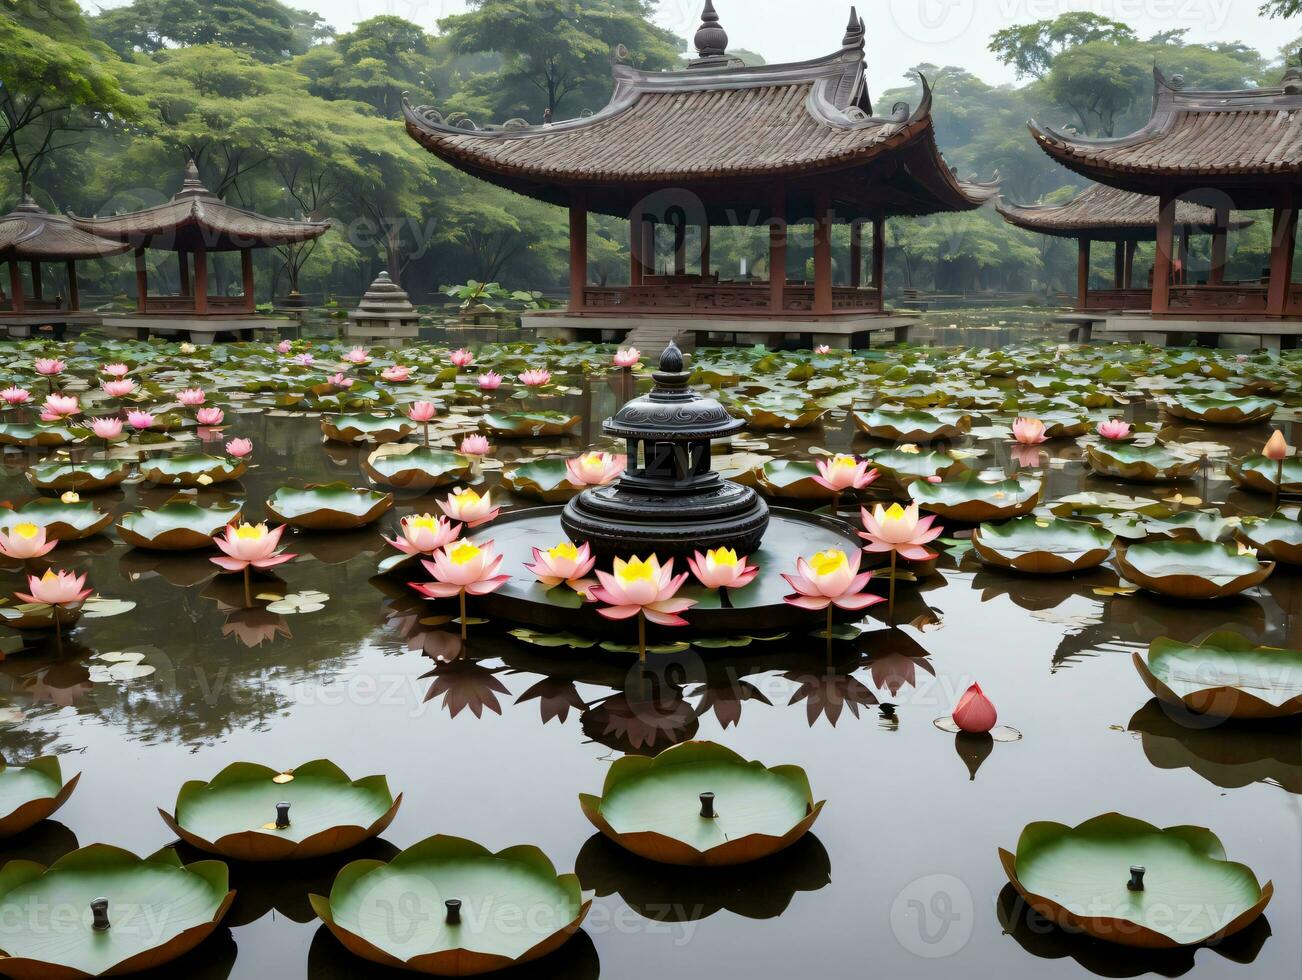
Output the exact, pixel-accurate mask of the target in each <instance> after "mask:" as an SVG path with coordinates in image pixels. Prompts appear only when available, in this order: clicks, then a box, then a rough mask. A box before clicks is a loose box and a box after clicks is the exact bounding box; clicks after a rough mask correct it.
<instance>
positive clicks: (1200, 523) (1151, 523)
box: [1143, 510, 1235, 541]
mask: <svg viewBox="0 0 1302 980" xmlns="http://www.w3.org/2000/svg"><path fill="white" fill-rule="evenodd" d="M1143 527H1144V532H1145V535H1146V536H1148V537H1154V538H1170V539H1173V540H1181V541H1225V540H1228V539H1229V538H1231V537H1232V536H1233V534H1234V529H1235V525H1234V524H1233V523H1231V522H1230V521H1229V520H1227V519H1226V518H1224V517H1222V516H1221V512H1220V511H1218V510H1186V511H1181V512H1180V513H1179V514H1172V515H1170V516H1169V517H1168V516H1162V517H1147V518H1144V520H1143Z"/></svg>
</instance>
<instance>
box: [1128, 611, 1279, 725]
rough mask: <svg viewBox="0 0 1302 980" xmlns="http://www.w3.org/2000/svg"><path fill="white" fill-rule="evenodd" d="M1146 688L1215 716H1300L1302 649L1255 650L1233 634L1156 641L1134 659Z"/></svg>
mask: <svg viewBox="0 0 1302 980" xmlns="http://www.w3.org/2000/svg"><path fill="white" fill-rule="evenodd" d="M1134 661H1135V669H1136V670H1138V671H1139V676H1140V678H1142V679H1143V681H1144V684H1145V686H1147V688H1148V689H1149V690H1150V691H1152V692H1153V694H1154V695H1156V696H1157V697H1158V698H1160V699H1161V700H1163V701H1165V702H1166V703H1167V704H1173V705H1176V706H1179V707H1182V708H1185V709H1187V710H1188V711H1190V712H1192V713H1194V714H1198V715H1203V714H1205V715H1213V716H1215V717H1218V718H1246V719H1254V720H1261V719H1275V718H1291V717H1294V716H1296V715H1302V651H1298V650H1281V649H1278V648H1276V647H1263V646H1256V645H1254V644H1253V643H1252V642H1251V641H1250V640H1248V638H1247V637H1245V636H1244V635H1243V634H1241V633H1236V632H1234V631H1233V630H1221V631H1220V632H1217V633H1213V634H1212V635H1211V636H1210V637H1208V638H1207V640H1206V641H1205V642H1203V643H1202V644H1197V643H1184V642H1181V641H1179V640H1172V639H1170V638H1168V637H1165V636H1163V637H1159V638H1158V639H1156V640H1154V641H1153V643H1152V645H1151V646H1149V648H1148V660H1147V661H1145V660H1144V658H1143V657H1142V656H1140V655H1139V654H1138V653H1136V654H1135V655H1134Z"/></svg>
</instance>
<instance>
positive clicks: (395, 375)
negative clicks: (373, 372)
mask: <svg viewBox="0 0 1302 980" xmlns="http://www.w3.org/2000/svg"><path fill="white" fill-rule="evenodd" d="M380 377H382V378H383V379H384V380H385V381H410V380H411V368H409V367H407V365H405V364H394V365H392V366H391V367H387V368H385V369H384V370H383V371H381V372H380Z"/></svg>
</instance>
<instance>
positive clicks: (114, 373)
mask: <svg viewBox="0 0 1302 980" xmlns="http://www.w3.org/2000/svg"><path fill="white" fill-rule="evenodd" d="M100 370H101V371H103V372H104V373H105V374H107V375H108V376H109V377H110V378H125V377H126V376H127V373H128V372H129V371H130V370H131V369H130V368H128V367H127V366H126V365H125V364H105V365H104V366H103V367H101V368H100Z"/></svg>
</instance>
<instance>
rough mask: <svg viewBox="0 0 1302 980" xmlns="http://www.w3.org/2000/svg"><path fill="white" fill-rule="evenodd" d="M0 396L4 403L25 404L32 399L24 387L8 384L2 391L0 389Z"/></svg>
mask: <svg viewBox="0 0 1302 980" xmlns="http://www.w3.org/2000/svg"><path fill="white" fill-rule="evenodd" d="M0 398H3V399H4V400H5V404H6V405H26V404H27V403H28V402H29V401H31V400H32V393H31V392H30V391H28V390H27V389H26V388H19V387H18V386H17V385H10V386H9V387H8V388H6V389H5V390H4V391H0Z"/></svg>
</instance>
